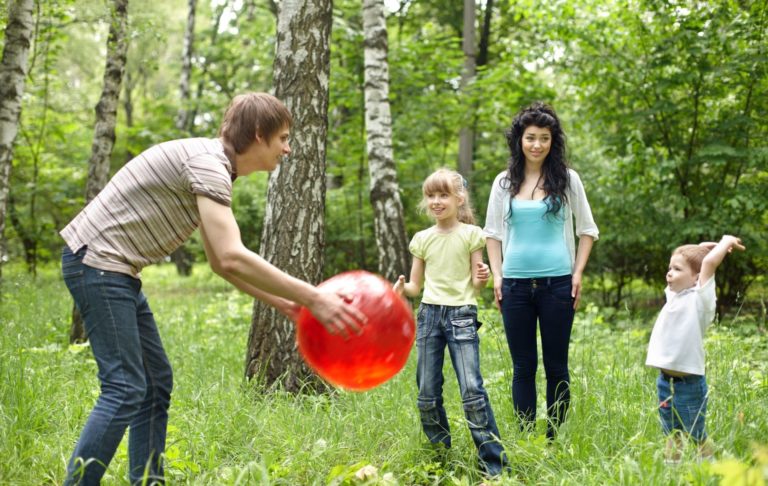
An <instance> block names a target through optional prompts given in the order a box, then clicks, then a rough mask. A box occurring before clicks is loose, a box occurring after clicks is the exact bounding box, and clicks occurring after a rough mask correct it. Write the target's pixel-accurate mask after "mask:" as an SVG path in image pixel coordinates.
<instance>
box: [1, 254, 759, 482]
mask: <svg viewBox="0 0 768 486" xmlns="http://www.w3.org/2000/svg"><path fill="white" fill-rule="evenodd" d="M3 277H4V279H5V282H4V283H3V287H2V292H3V300H2V303H1V304H0V322H1V323H2V333H0V455H1V456H2V458H3V459H2V460H1V461H0V484H22V485H26V484H29V485H39V484H59V483H60V482H61V480H62V479H63V475H64V467H65V464H66V460H67V459H68V456H69V454H70V452H71V450H72V447H73V445H74V442H75V441H76V439H77V435H78V433H79V431H80V428H81V426H82V424H83V423H84V421H85V418H86V416H87V414H88V412H89V411H90V408H91V406H92V405H93V402H94V401H95V399H96V396H97V393H98V382H97V380H96V377H95V370H96V369H95V365H94V363H93V359H92V357H91V354H90V350H89V349H88V348H87V346H75V347H70V346H69V345H68V344H67V337H68V328H69V312H70V310H71V301H70V299H69V296H68V294H67V291H66V289H65V287H64V285H63V283H61V281H60V279H59V277H58V271H57V269H56V268H55V267H51V268H45V269H43V270H42V272H41V274H40V275H39V277H38V278H37V279H36V281H32V280H31V279H30V278H29V277H28V276H27V275H26V274H24V273H23V272H22V271H21V269H16V268H6V269H4V274H3ZM144 290H145V293H146V294H147V296H148V298H149V300H150V305H152V307H153V310H154V312H155V315H156V318H157V321H158V323H159V326H160V331H161V335H162V338H163V341H164V343H165V346H166V349H167V351H168V354H169V357H170V359H171V363H172V364H173V366H174V372H175V378H174V382H175V389H174V396H173V403H172V407H171V417H170V427H169V433H168V449H167V476H168V479H169V482H170V483H171V484H196V485H197V484H199V485H208V484H215V485H246V484H272V485H282V484H284V485H305V484H306V485H312V484H355V481H356V480H354V479H353V478H354V473H355V472H356V471H357V470H359V469H360V468H361V467H362V466H364V465H368V464H370V465H373V466H375V467H376V468H377V469H378V472H377V473H376V476H375V478H377V479H373V480H369V483H368V484H401V485H410V484H424V485H427V484H429V485H433V484H434V485H438V484H440V485H443V484H445V485H454V484H458V485H461V484H466V485H469V484H478V483H479V482H480V481H482V477H481V476H480V475H479V474H478V473H477V470H476V467H475V465H476V462H475V451H474V447H473V445H472V441H471V439H470V437H469V432H468V431H467V428H466V426H465V424H464V422H463V412H462V409H461V404H460V400H459V397H458V387H457V385H456V380H455V378H454V376H453V370H452V369H451V368H450V365H449V364H448V363H446V369H445V373H446V386H445V397H446V402H447V403H446V405H447V409H448V414H449V419H450V424H451V427H452V430H453V434H454V447H453V449H452V450H450V451H448V452H447V453H446V454H441V453H437V452H435V451H433V450H431V449H430V448H428V447H427V445H426V443H425V440H424V437H423V434H422V433H421V430H420V427H419V422H418V412H417V410H416V406H415V402H416V385H415V371H414V361H415V359H414V356H412V357H411V360H410V361H409V362H408V364H407V366H406V368H405V370H403V372H401V373H400V374H399V375H397V376H396V377H395V378H394V379H393V380H391V381H390V382H388V383H386V384H384V385H382V386H381V387H379V388H377V389H374V390H372V391H369V392H366V393H347V392H334V393H331V394H324V395H300V396H294V395H291V394H288V393H284V392H279V391H278V392H274V393H269V394H266V393H264V392H263V391H262V390H260V389H259V388H258V387H255V386H254V385H253V384H252V383H248V382H247V381H245V379H244V378H243V371H244V361H245V351H246V343H247V338H248V330H249V326H250V316H251V306H252V301H251V299H249V298H248V297H247V296H245V295H243V294H240V293H239V292H237V291H234V290H232V289H231V288H230V287H229V286H228V285H227V284H226V283H225V282H223V281H222V280H220V279H218V278H217V277H215V276H214V275H212V274H211V272H210V271H209V270H207V269H205V268H204V267H197V268H196V269H195V273H194V275H193V276H192V277H191V278H188V279H181V278H178V277H176V275H175V271H174V269H173V267H171V266H161V267H152V268H149V269H147V270H146V271H145V275H144ZM484 307H485V308H484V310H483V311H482V313H481V321H483V322H484V323H485V324H484V326H483V327H482V328H481V330H480V333H481V340H482V359H483V363H482V366H483V369H482V371H483V375H484V377H485V381H486V388H487V389H488V391H489V394H490V397H491V403H492V405H493V407H494V412H495V414H496V418H497V421H498V423H499V427H500V432H501V435H502V440H503V442H504V445H505V446H506V448H507V451H508V454H509V456H510V458H511V464H512V473H511V474H510V475H508V476H506V477H505V478H503V480H502V481H501V484H573V485H583V484H716V483H717V481H718V478H719V476H717V475H715V473H714V469H716V468H717V467H720V465H722V464H730V465H729V466H728V467H731V468H732V469H733V468H735V467H736V466H733V465H732V464H736V465H743V466H744V467H747V466H748V465H749V464H752V463H753V462H754V459H753V452H754V444H761V443H762V444H765V443H766V442H768V365H767V364H766V363H768V344H766V337H765V336H764V335H760V334H755V333H754V329H755V327H756V326H754V325H749V323H748V322H747V323H744V322H740V324H739V327H736V328H732V327H729V326H730V325H731V324H732V322H725V323H721V324H717V325H715V326H714V327H713V328H711V329H710V331H709V332H708V335H707V341H706V342H707V353H708V359H707V366H708V368H707V369H708V381H709V384H710V389H711V401H710V409H709V416H708V421H707V427H708V430H709V433H710V435H711V437H712V438H713V439H714V441H715V443H716V445H717V447H718V457H719V458H721V459H724V460H731V459H733V460H734V462H732V463H726V462H722V463H721V464H720V465H710V464H698V463H697V462H696V460H695V457H694V454H693V452H692V451H691V452H690V453H689V454H688V455H687V456H686V459H687V460H686V461H685V462H684V464H683V465H681V466H679V467H676V468H670V467H669V466H665V465H664V464H663V461H662V444H663V437H662V435H661V431H660V428H659V425H658V422H657V416H656V409H655V406H656V403H655V402H656V399H655V385H654V373H653V371H652V370H650V369H647V368H646V367H645V366H643V363H644V361H645V352H646V347H647V342H648V336H649V333H650V329H651V326H652V323H653V322H652V319H650V320H649V319H648V317H647V315H646V316H645V317H643V316H640V315H635V314H633V312H632V310H631V309H624V310H621V311H618V312H617V311H613V310H610V309H600V308H597V307H596V306H594V305H584V306H583V308H582V309H581V310H580V312H579V313H578V315H577V321H576V323H575V325H574V335H573V343H572V347H571V370H572V395H573V405H572V409H571V413H570V417H569V421H568V422H567V423H566V424H565V425H564V426H563V427H562V429H561V434H560V436H559V438H558V440H557V441H556V442H555V443H554V444H547V442H546V441H545V440H544V438H543V432H544V428H543V423H541V424H539V425H540V427H539V428H538V429H537V431H536V432H535V433H532V434H523V433H521V432H519V431H518V429H517V427H516V424H515V423H514V421H513V420H512V417H513V413H512V403H511V395H510V383H511V376H512V374H511V360H510V358H509V353H508V351H507V349H506V343H505V341H504V335H503V330H502V326H501V323H500V318H499V315H498V313H497V312H496V311H495V310H492V309H490V308H488V307H487V306H484ZM739 319H740V320H743V319H744V316H740V317H739ZM744 329H748V332H745V331H744ZM540 368H541V367H540ZM543 384H544V380H543V370H542V369H540V371H539V379H538V385H539V387H540V390H543ZM541 396H542V397H543V394H542V395H541ZM539 417H540V418H543V417H544V404H543V403H540V410H539ZM126 468H127V453H126V449H125V443H124V444H123V445H121V448H120V450H119V451H118V454H117V455H116V457H115V459H114V461H113V463H112V464H111V465H110V468H109V470H108V473H107V477H106V478H105V484H123V483H124V479H123V478H125V477H126ZM385 475H386V476H385ZM385 478H386V479H385Z"/></svg>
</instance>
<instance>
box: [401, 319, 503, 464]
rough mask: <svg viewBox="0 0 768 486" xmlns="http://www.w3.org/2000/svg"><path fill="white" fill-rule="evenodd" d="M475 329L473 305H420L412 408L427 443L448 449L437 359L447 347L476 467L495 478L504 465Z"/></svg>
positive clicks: (441, 383) (447, 432)
mask: <svg viewBox="0 0 768 486" xmlns="http://www.w3.org/2000/svg"><path fill="white" fill-rule="evenodd" d="M477 328H478V322H477V306H474V305H464V306H459V307H452V306H443V305H433V304H421V306H420V307H419V312H418V327H417V330H416V347H417V349H418V364H417V366H418V369H417V371H416V383H417V385H418V387H419V398H418V407H419V414H420V416H421V425H422V427H423V429H424V433H425V434H426V435H427V438H428V439H429V441H430V442H432V443H433V444H436V443H438V442H440V443H443V444H444V445H445V446H446V447H451V431H450V427H449V425H448V418H447V417H446V414H445V408H444V407H443V357H444V355H445V348H446V345H447V347H448V352H449V353H450V355H451V362H452V363H453V369H454V371H456V378H458V380H459V389H460V391H461V401H462V405H463V407H464V416H465V417H466V419H467V424H468V425H469V431H470V432H471V434H472V440H473V441H474V442H475V446H477V449H478V453H479V456H480V465H481V466H482V467H483V468H484V469H485V471H486V472H487V473H488V474H491V475H497V474H499V473H501V470H502V468H503V467H504V466H505V465H506V455H505V454H504V448H503V447H502V445H501V443H500V442H499V429H498V427H497V426H496V420H495V419H494V417H493V409H492V408H491V403H490V401H489V400H488V393H486V391H485V388H483V377H482V376H481V375H480V349H479V348H480V339H479V337H478V334H477Z"/></svg>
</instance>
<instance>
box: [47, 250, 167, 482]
mask: <svg viewBox="0 0 768 486" xmlns="http://www.w3.org/2000/svg"><path fill="white" fill-rule="evenodd" d="M85 253H86V249H85V248H83V249H81V250H80V251H78V252H77V253H75V254H73V253H72V252H71V251H70V249H69V248H66V247H65V248H64V250H63V251H62V273H63V275H64V282H65V283H66V285H67V288H68V289H69V291H70V293H71V294H72V297H73V298H74V300H75V304H76V305H77V308H78V309H79V310H80V314H81V315H82V317H83V323H84V326H85V331H86V335H87V336H88V340H89V341H90V345H91V349H92V351H93V356H94V357H95V358H96V364H97V365H98V369H99V373H98V378H99V382H100V383H101V394H100V395H99V398H98V400H97V401H96V405H95V406H94V407H93V410H92V411H91V414H90V416H89V417H88V421H87V422H86V423H85V427H84V428H83V431H82V433H81V434H80V438H79V440H78V441H77V445H76V446H75V451H74V452H73V454H72V457H71V459H70V461H69V465H68V466H67V479H66V481H65V483H64V484H66V485H69V484H84V485H92V484H99V482H100V480H101V477H102V476H103V475H104V472H105V470H106V468H107V466H108V465H109V462H110V461H111V460H112V456H114V454H115V451H116V450H117V447H118V445H119V444H120V441H121V440H122V438H123V435H124V434H125V429H126V428H127V427H130V433H129V438H128V458H129V467H130V469H129V476H130V481H131V484H135V483H137V482H140V481H142V478H144V477H147V478H148V481H147V484H153V483H158V482H159V483H162V482H163V465H162V454H163V452H164V450H165V437H166V429H167V424H168V407H169V406H170V400H171V389H172V387H173V374H172V371H171V365H170V363H169V362H168V358H167V357H166V355H165V350H164V349H163V344H162V342H161V341H160V335H159V334H158V332H157V326H156V324H155V319H154V317H153V316H152V311H151V310H150V309H149V305H148V304H147V299H146V298H145V297H144V294H143V293H142V292H141V281H140V280H137V279H135V278H133V277H131V276H128V275H125V274H122V273H116V272H108V271H105V270H99V269H97V268H93V267H90V266H88V265H85V264H83V257H84V256H85ZM86 395H87V394H86Z"/></svg>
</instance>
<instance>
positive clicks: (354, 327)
mask: <svg viewBox="0 0 768 486" xmlns="http://www.w3.org/2000/svg"><path fill="white" fill-rule="evenodd" d="M317 291H318V293H317V297H316V298H315V299H314V301H313V303H312V304H311V305H309V306H308V308H309V311H310V312H311V313H312V315H313V316H315V318H316V319H317V320H318V321H320V324H322V325H323V327H325V329H326V330H327V331H328V332H329V333H331V334H342V335H344V336H349V335H350V334H351V333H354V334H360V333H361V332H362V330H363V326H364V325H365V324H366V323H367V322H368V318H367V317H365V314H363V313H362V312H360V311H359V310H358V309H356V308H354V307H352V306H351V305H349V303H350V302H351V300H352V299H350V298H349V296H348V295H346V294H343V293H341V292H336V291H328V290H323V289H320V288H318V289H317Z"/></svg>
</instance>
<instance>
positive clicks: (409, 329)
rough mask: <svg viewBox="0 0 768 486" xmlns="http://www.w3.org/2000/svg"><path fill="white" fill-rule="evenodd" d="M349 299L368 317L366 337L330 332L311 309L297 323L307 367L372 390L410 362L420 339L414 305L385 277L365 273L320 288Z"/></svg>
mask: <svg viewBox="0 0 768 486" xmlns="http://www.w3.org/2000/svg"><path fill="white" fill-rule="evenodd" d="M320 287H321V288H323V289H331V290H334V291H336V292H341V293H344V294H346V295H349V296H350V298H351V302H350V305H352V306H354V307H356V308H357V309H358V310H360V311H361V312H362V313H363V314H365V316H366V317H367V318H368V322H367V324H366V325H365V326H364V327H363V330H362V332H361V333H360V334H354V333H350V334H349V335H348V336H343V335H339V334H330V333H329V332H328V331H327V330H326V329H325V327H323V325H322V324H320V322H319V321H318V320H317V319H315V317H314V316H313V315H312V314H311V313H310V312H309V311H308V310H307V309H306V308H302V309H301V311H300V312H299V317H298V319H297V323H296V326H297V327H296V341H297V342H298V345H299V351H300V352H301V354H302V356H304V360H305V361H306V362H307V364H308V365H309V366H310V367H311V368H312V369H313V370H315V372H316V373H317V374H318V375H320V376H321V377H322V378H323V379H325V380H326V381H328V382H330V383H331V384H333V385H335V386H338V387H341V388H346V389H348V390H356V391H362V390H368V389H370V388H373V387H375V386H378V385H380V384H382V383H384V382H385V381H387V380H389V379H390V378H392V377H393V376H394V375H395V374H397V372H398V371H400V370H401V369H402V368H403V366H405V362H406V361H407V360H408V354H409V353H410V351H411V346H412V345H413V340H414V337H415V326H414V323H413V313H412V312H411V306H410V305H409V304H408V302H407V301H406V300H405V299H403V298H402V297H400V296H399V295H397V293H396V292H395V291H394V290H392V284H391V283H389V282H387V281H386V280H384V279H383V278H381V277H379V276H377V275H374V274H372V273H368V272H365V271H362V270H356V271H351V272H344V273H340V274H339V275H336V276H335V277H332V278H330V279H328V280H326V281H325V282H323V283H321V284H320Z"/></svg>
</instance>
